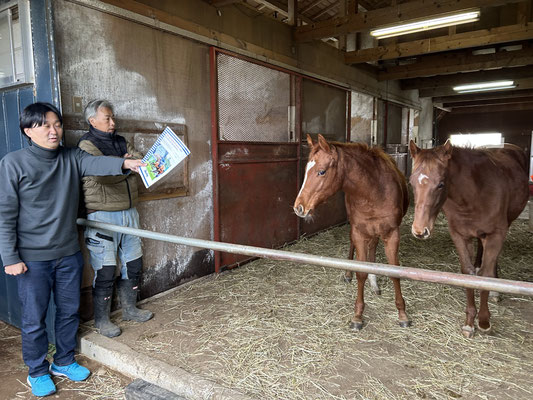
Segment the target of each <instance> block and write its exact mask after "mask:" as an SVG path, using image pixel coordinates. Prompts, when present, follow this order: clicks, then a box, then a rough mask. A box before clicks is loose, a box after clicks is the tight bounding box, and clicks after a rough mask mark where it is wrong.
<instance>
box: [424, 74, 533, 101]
mask: <svg viewBox="0 0 533 400" xmlns="http://www.w3.org/2000/svg"><path fill="white" fill-rule="evenodd" d="M514 83H515V85H517V86H516V88H514V89H513V90H514V91H516V90H518V91H520V90H524V89H533V78H524V79H515V81H514ZM506 90H510V89H504V90H494V91H493V92H494V93H496V92H498V93H504V92H505V91H506ZM462 94H463V93H457V92H455V91H454V90H453V89H452V87H451V86H449V87H439V88H435V89H420V90H419V91H418V95H419V96H420V97H443V96H454V95H455V96H458V95H462Z"/></svg>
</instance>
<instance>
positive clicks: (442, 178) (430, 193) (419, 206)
mask: <svg viewBox="0 0 533 400" xmlns="http://www.w3.org/2000/svg"><path fill="white" fill-rule="evenodd" d="M409 151H410V152H411V157H412V158H413V172H412V173H411V178H410V179H409V182H410V183H411V186H412V187H413V192H414V195H415V217H414V221H413V225H412V226H411V232H412V233H413V235H414V236H415V237H417V238H419V239H427V238H428V237H429V236H430V235H431V231H432V230H433V226H434V224H435V219H436V218H437V215H438V214H439V211H440V209H441V207H442V205H443V204H444V202H445V201H446V197H447V195H448V161H449V160H450V157H451V155H452V145H451V144H450V142H446V143H445V144H444V145H442V146H438V147H435V148H433V149H427V150H422V149H420V148H419V147H417V146H416V144H415V143H414V142H413V141H412V140H411V142H410V143H409Z"/></svg>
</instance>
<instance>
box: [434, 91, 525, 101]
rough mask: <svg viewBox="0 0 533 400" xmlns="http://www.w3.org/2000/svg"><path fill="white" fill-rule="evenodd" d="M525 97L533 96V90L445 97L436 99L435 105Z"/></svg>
mask: <svg viewBox="0 0 533 400" xmlns="http://www.w3.org/2000/svg"><path fill="white" fill-rule="evenodd" d="M524 96H533V90H532V89H526V90H509V91H499V92H498V91H496V92H487V93H483V92H478V93H469V94H463V95H460V96H443V97H434V98H433V102H434V103H442V104H449V103H460V102H468V101H476V102H477V101H486V100H491V99H511V98H515V97H524Z"/></svg>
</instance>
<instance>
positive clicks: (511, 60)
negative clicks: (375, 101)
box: [378, 48, 533, 81]
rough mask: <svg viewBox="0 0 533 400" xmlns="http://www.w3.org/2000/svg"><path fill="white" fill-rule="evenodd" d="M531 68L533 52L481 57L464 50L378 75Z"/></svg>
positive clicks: (391, 77)
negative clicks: (526, 66) (518, 67)
mask: <svg viewBox="0 0 533 400" xmlns="http://www.w3.org/2000/svg"><path fill="white" fill-rule="evenodd" d="M530 64H533V48H523V49H521V50H515V51H498V52H496V53H493V54H479V55H474V54H472V50H462V51H456V52H453V53H445V54H438V55H435V54H433V55H428V56H422V57H420V58H419V60H418V61H417V62H415V63H412V64H405V65H396V66H389V67H386V69H385V70H383V71H379V72H378V80H380V81H387V80H395V79H406V78H418V77H423V76H432V75H442V74H453V73H457V72H469V71H479V70H485V69H492V68H505V67H517V66H521V65H530Z"/></svg>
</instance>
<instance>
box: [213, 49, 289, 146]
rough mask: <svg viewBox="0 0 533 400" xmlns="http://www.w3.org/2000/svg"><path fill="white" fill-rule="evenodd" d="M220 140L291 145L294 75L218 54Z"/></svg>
mask: <svg viewBox="0 0 533 400" xmlns="http://www.w3.org/2000/svg"><path fill="white" fill-rule="evenodd" d="M217 70H218V120H219V139H220V140H232V141H246V142H289V141H290V134H289V126H291V124H290V121H289V115H290V112H289V110H290V108H289V106H290V75H289V74H287V73H284V72H281V71H277V70H274V69H271V68H267V67H263V66H261V65H257V64H254V63H251V62H248V61H245V60H241V59H239V58H236V57H232V56H228V55H225V54H218V57H217Z"/></svg>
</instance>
